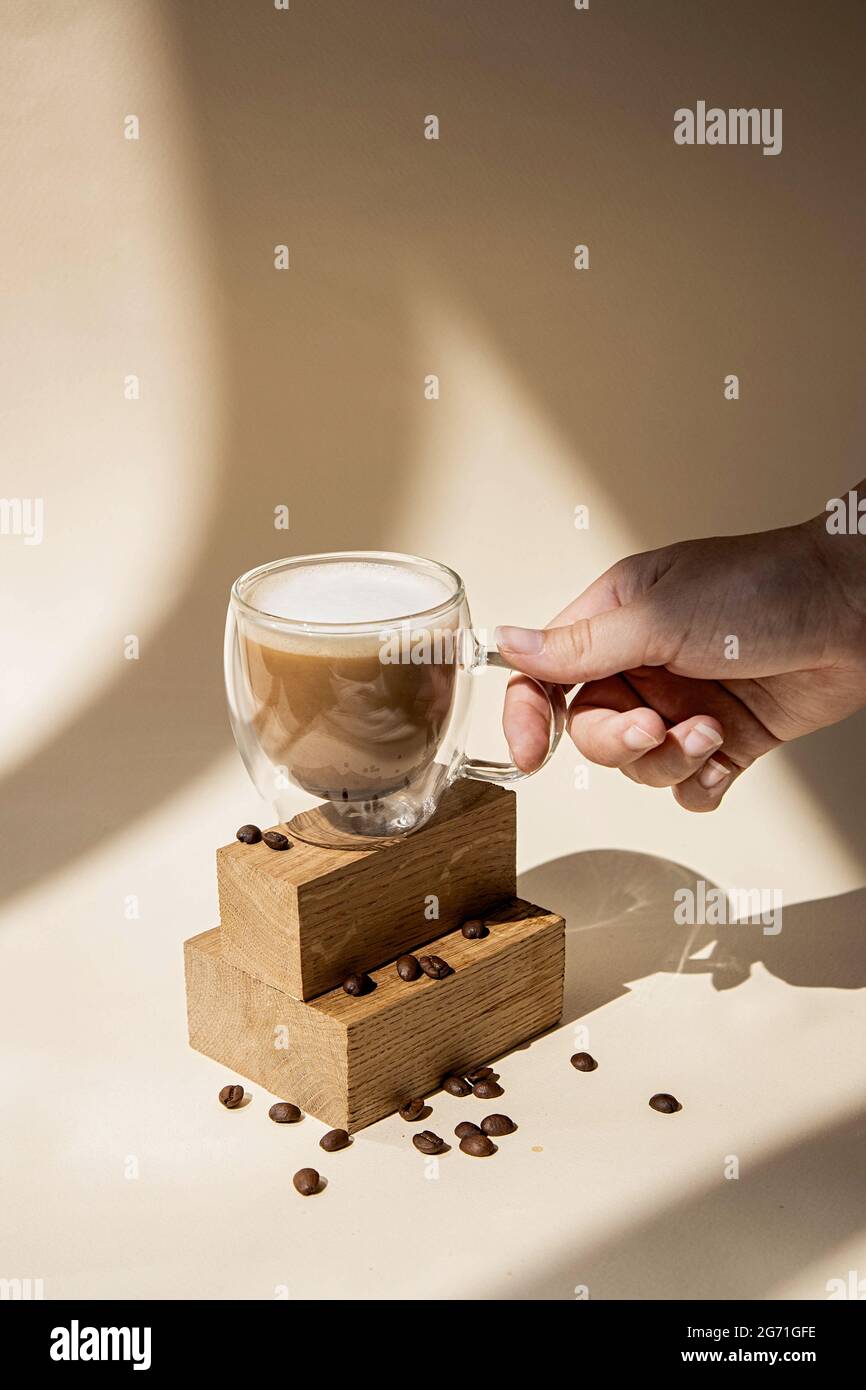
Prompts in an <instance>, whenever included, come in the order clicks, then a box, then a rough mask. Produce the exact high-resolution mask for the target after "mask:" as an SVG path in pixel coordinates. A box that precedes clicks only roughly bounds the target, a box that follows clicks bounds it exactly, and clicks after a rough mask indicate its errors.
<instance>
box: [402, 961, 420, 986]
mask: <svg viewBox="0 0 866 1390" xmlns="http://www.w3.org/2000/svg"><path fill="white" fill-rule="evenodd" d="M397 974H398V975H399V976H400V979H401V980H407V981H408V980H417V979H418V976H419V975H420V974H421V966H420V965H419V964H418V958H417V956H401V957H400V959H399V960H398V961H397Z"/></svg>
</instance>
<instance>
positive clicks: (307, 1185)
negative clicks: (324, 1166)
mask: <svg viewBox="0 0 866 1390" xmlns="http://www.w3.org/2000/svg"><path fill="white" fill-rule="evenodd" d="M292 1182H293V1183H294V1185H295V1190H296V1191H297V1192H300V1194H301V1196H302V1197H312V1195H313V1193H314V1192H318V1190H319V1183H320V1182H321V1178H320V1177H319V1175H318V1173H317V1172H316V1170H315V1168H299V1169H298V1171H297V1173H296V1174H295V1176H294V1177H293V1178H292Z"/></svg>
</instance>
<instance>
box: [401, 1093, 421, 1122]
mask: <svg viewBox="0 0 866 1390" xmlns="http://www.w3.org/2000/svg"><path fill="white" fill-rule="evenodd" d="M425 1108H426V1107H425V1105H424V1102H423V1100H421V1099H420V1098H419V1097H417V1096H416V1097H414V1098H413V1099H412V1100H404V1102H403V1104H402V1105H401V1106H400V1109H399V1111H398V1114H399V1116H400V1119H401V1120H408V1121H410V1122H411V1121H412V1120H420V1118H421V1116H422V1115H423V1113H424V1110H425Z"/></svg>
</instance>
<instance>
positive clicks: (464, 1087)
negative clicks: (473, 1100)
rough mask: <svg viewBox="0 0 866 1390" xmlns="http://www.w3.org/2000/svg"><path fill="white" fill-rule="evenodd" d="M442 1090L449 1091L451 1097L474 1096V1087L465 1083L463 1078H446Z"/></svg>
mask: <svg viewBox="0 0 866 1390" xmlns="http://www.w3.org/2000/svg"><path fill="white" fill-rule="evenodd" d="M442 1090H443V1091H447V1092H448V1094H449V1096H468V1095H471V1094H472V1087H471V1086H470V1085H469V1082H468V1081H464V1080H463V1077H462V1076H446V1078H445V1080H444V1081H443V1082H442Z"/></svg>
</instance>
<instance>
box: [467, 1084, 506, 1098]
mask: <svg viewBox="0 0 866 1390" xmlns="http://www.w3.org/2000/svg"><path fill="white" fill-rule="evenodd" d="M472 1094H473V1095H474V1096H477V1097H478V1099H479V1100H496V1098H497V1096H504V1095H505V1092H504V1090H503V1089H502V1087H501V1086H500V1085H499V1083H498V1082H496V1081H479V1082H478V1085H477V1086H473V1087H472Z"/></svg>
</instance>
